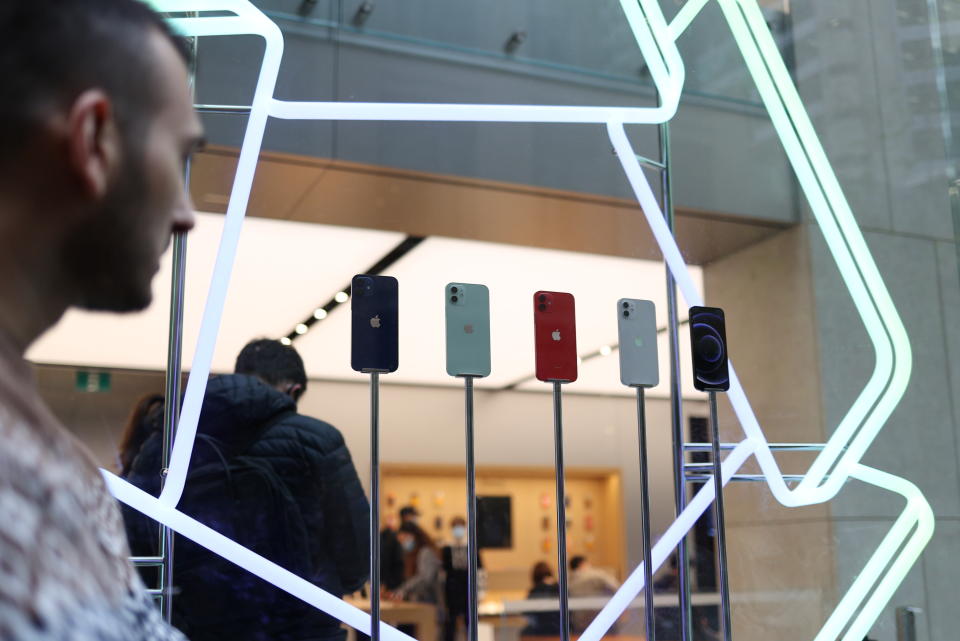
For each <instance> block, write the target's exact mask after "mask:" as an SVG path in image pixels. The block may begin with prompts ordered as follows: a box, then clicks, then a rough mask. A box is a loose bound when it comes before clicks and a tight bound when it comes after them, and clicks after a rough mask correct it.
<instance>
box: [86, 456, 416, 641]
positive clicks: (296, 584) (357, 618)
mask: <svg viewBox="0 0 960 641" xmlns="http://www.w3.org/2000/svg"><path fill="white" fill-rule="evenodd" d="M101 472H102V474H103V478H104V480H105V481H106V483H107V488H108V489H109V490H110V492H111V493H112V494H113V495H114V496H115V497H116V498H117V499H118V500H119V501H121V502H123V503H125V504H127V505H129V506H130V507H132V508H133V509H135V510H137V511H138V512H142V513H143V514H145V515H147V516H149V517H150V518H151V519H154V520H156V521H159V522H160V523H162V524H164V525H166V526H167V527H169V528H171V529H172V530H174V531H176V532H177V533H179V534H182V535H183V536H185V537H187V538H188V539H190V540H191V541H193V542H195V543H197V544H199V545H202V546H203V547H205V548H207V549H208V550H210V551H211V552H213V553H215V554H218V555H220V556H222V557H223V558H225V559H227V560H228V561H230V562H231V563H235V564H237V565H238V566H240V567H241V568H243V569H244V570H247V571H248V572H250V573H252V574H254V575H256V576H258V577H260V578H261V579H263V580H264V581H267V582H269V583H271V584H273V585H275V586H277V587H278V588H280V589H281V590H284V591H286V592H289V593H290V594H292V595H293V596H295V597H297V598H298V599H301V600H302V601H305V602H306V603H309V604H310V605H312V606H313V607H315V608H318V609H320V610H323V611H324V612H326V613H327V614H329V615H330V616H332V617H334V618H336V619H337V620H338V621H342V622H343V623H346V624H347V625H349V626H350V627H352V628H355V629H357V630H359V631H361V632H363V633H364V634H367V635H369V634H370V615H369V614H367V613H366V612H364V611H363V610H360V609H359V608H355V607H354V606H352V605H349V604H348V603H346V602H345V601H343V600H342V599H339V598H337V597H335V596H333V595H332V594H330V593H329V592H327V591H325V590H322V589H320V588H319V587H317V586H316V585H314V584H313V583H310V582H309V581H307V580H305V579H303V578H301V577H299V576H297V575H296V574H294V573H292V572H290V571H288V570H285V569H284V568H282V567H280V566H279V565H277V564H276V563H274V562H272V561H270V560H269V559H265V558H264V557H262V556H260V555H259V554H256V553H255V552H252V551H250V550H249V549H247V548H245V547H243V546H242V545H240V544H239V543H236V542H235V541H232V540H230V539H228V538H227V537H225V536H223V535H222V534H220V533H219V532H217V531H216V530H212V529H210V528H209V527H207V526H206V525H204V524H202V523H200V522H199V521H196V520H195V519H192V518H191V517H189V516H187V515H186V514H184V513H183V512H180V511H178V510H177V509H176V508H174V507H171V506H169V505H166V504H164V503H162V502H161V501H159V500H158V499H156V498H154V497H153V496H150V495H149V494H147V493H146V492H144V491H142V490H140V489H138V488H136V487H134V486H133V485H131V484H130V483H127V482H126V481H124V480H123V479H121V478H120V477H118V476H116V475H114V474H111V473H110V472H107V471H106V470H101ZM380 635H381V638H383V639H385V640H387V641H413V638H412V637H410V636H408V635H406V634H404V633H402V632H400V631H399V630H397V629H396V628H393V627H391V626H389V625H387V624H386V623H383V622H381V623H380Z"/></svg>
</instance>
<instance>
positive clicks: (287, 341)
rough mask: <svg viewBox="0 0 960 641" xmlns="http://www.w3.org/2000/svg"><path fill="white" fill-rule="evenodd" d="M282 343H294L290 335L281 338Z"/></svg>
mask: <svg viewBox="0 0 960 641" xmlns="http://www.w3.org/2000/svg"><path fill="white" fill-rule="evenodd" d="M280 344H281V345H292V344H293V341H292V340H290V337H289V336H284V337H283V338H281V339H280Z"/></svg>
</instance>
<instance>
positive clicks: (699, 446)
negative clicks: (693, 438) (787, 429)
mask: <svg viewBox="0 0 960 641" xmlns="http://www.w3.org/2000/svg"><path fill="white" fill-rule="evenodd" d="M738 445H740V444H739V443H720V449H721V450H732V449H734V448H736V447H737V446H738ZM768 447H769V448H770V449H771V450H772V451H774V452H819V451H821V450H822V449H823V448H825V447H826V444H825V443H768ZM683 449H684V451H686V452H712V451H713V444H712V443H686V444H684V446H683ZM705 465H709V463H706V464H705Z"/></svg>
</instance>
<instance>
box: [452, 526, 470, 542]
mask: <svg viewBox="0 0 960 641" xmlns="http://www.w3.org/2000/svg"><path fill="white" fill-rule="evenodd" d="M466 535H467V528H465V527H463V526H462V525H454V526H453V538H455V539H462V538H463V537H465V536H466Z"/></svg>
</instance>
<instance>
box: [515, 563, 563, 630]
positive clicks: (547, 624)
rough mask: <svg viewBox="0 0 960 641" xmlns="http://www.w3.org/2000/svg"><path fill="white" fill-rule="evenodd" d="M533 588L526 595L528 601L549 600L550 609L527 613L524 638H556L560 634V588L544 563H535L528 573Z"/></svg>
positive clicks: (551, 570)
mask: <svg viewBox="0 0 960 641" xmlns="http://www.w3.org/2000/svg"><path fill="white" fill-rule="evenodd" d="M530 580H531V582H532V583H533V586H532V587H531V588H530V591H529V592H528V593H527V598H528V599H550V600H551V601H553V602H554V605H553V606H552V609H550V610H539V611H536V612H527V613H526V616H527V627H525V628H524V629H523V632H522V633H521V634H523V635H524V636H551V637H553V636H558V635H559V634H560V586H559V585H557V580H556V578H555V577H554V576H553V569H552V568H551V567H550V564H549V563H547V562H546V561H537V563H536V564H534V566H533V570H532V571H531V573H530Z"/></svg>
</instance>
